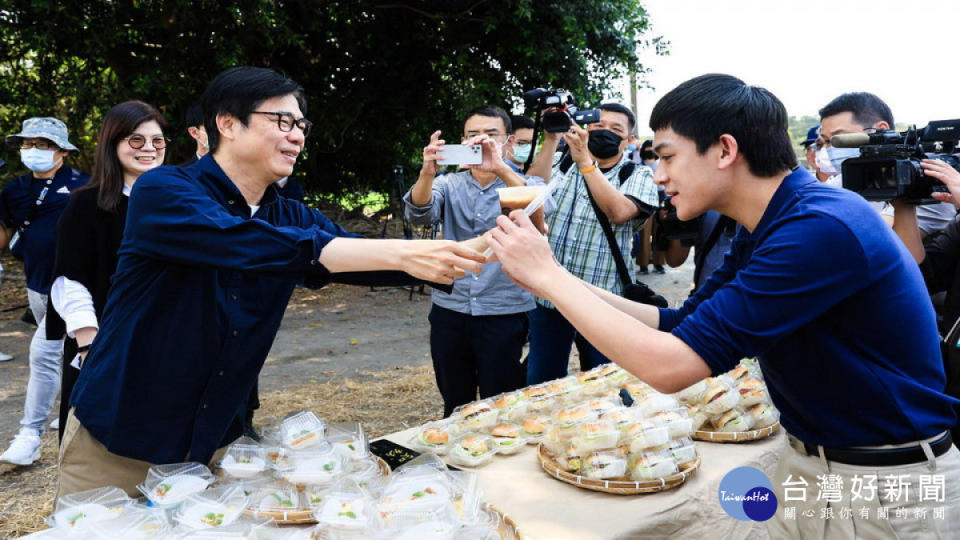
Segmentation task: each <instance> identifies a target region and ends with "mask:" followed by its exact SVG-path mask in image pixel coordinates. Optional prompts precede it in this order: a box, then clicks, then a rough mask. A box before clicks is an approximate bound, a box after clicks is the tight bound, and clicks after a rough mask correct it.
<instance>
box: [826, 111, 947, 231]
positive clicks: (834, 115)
mask: <svg viewBox="0 0 960 540" xmlns="http://www.w3.org/2000/svg"><path fill="white" fill-rule="evenodd" d="M893 128H894V123H893V113H892V112H891V111H890V107H888V106H887V104H886V103H884V102H883V100H881V99H880V98H879V97H877V96H875V95H873V94H871V93H868V92H848V93H846V94H842V95H840V96H837V97H836V98H834V99H833V100H832V101H830V103H827V104H826V106H824V107H823V108H822V109H820V142H819V143H818V146H819V147H820V148H819V150H817V155H816V163H817V166H818V167H819V168H820V170H821V171H823V172H824V173H826V174H829V175H831V178H830V179H829V180H828V181H827V183H828V184H830V185H835V186H837V187H842V186H843V179H842V175H841V171H842V169H841V165H842V164H843V162H844V161H846V160H847V159H850V158H852V157H858V156H859V155H860V150H859V149H858V148H834V147H833V146H832V145H831V144H830V139H831V138H832V137H833V136H835V135H840V134H844V133H865V132H867V131H868V130H870V131H873V130H877V131H882V130H887V129H893ZM870 204H871V206H873V207H874V208H876V209H877V210H878V211H879V212H880V213H881V214H882V215H883V218H884V220H885V221H886V222H887V223H889V224H890V225H893V221H894V217H893V216H894V208H893V207H892V206H891V205H890V204H888V203H882V202H870ZM956 216H957V211H956V208H954V206H953V205H952V204H946V203H937V204H926V205H922V206H919V207H918V208H917V221H918V223H919V225H920V230H921V232H922V234H923V235H927V234H930V233H933V232H936V231H939V230H941V229H943V228H944V227H946V226H947V225H948V224H949V223H950V222H951V221H953V220H954V218H955V217H956Z"/></svg>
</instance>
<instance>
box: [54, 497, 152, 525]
mask: <svg viewBox="0 0 960 540" xmlns="http://www.w3.org/2000/svg"><path fill="white" fill-rule="evenodd" d="M133 504H134V500H133V499H131V498H130V497H128V496H127V494H126V493H125V492H124V491H123V490H122V489H120V488H117V487H103V488H96V489H90V490H87V491H80V492H77V493H70V494H69V495H64V496H63V497H60V498H59V499H57V503H56V505H55V506H54V510H53V514H52V515H51V516H50V517H48V518H47V520H46V522H47V524H48V525H50V526H51V527H55V528H57V529H62V530H64V531H70V532H73V531H81V530H84V529H86V528H87V527H88V526H90V525H93V524H94V523H97V522H101V521H108V520H112V519H115V518H118V517H120V516H122V515H124V514H125V513H127V512H128V511H129V510H130V509H131V507H132V506H133Z"/></svg>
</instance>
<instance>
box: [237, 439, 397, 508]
mask: <svg viewBox="0 0 960 540" xmlns="http://www.w3.org/2000/svg"><path fill="white" fill-rule="evenodd" d="M373 457H375V458H377V463H379V464H380V472H381V473H382V476H388V475H389V474H390V466H389V465H387V462H386V461H384V460H383V459H381V458H380V457H379V456H373ZM244 513H245V514H247V515H251V516H258V517H269V518H273V521H274V522H275V523H276V524H277V525H313V524H315V523H316V522H317V520H316V519H314V518H313V510H310V509H306V510H304V509H297V510H290V511H286V512H263V511H260V510H249V509H248V510H244Z"/></svg>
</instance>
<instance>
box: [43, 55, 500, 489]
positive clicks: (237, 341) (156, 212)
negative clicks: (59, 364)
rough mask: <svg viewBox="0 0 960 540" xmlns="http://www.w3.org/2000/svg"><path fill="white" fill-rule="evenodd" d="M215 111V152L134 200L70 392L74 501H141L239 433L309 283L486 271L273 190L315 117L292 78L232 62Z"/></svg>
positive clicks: (449, 247)
mask: <svg viewBox="0 0 960 540" xmlns="http://www.w3.org/2000/svg"><path fill="white" fill-rule="evenodd" d="M202 108H203V111H204V126H205V128H206V132H207V136H208V137H209V144H210V150H211V153H210V154H208V155H206V156H204V157H203V158H201V159H200V160H199V161H197V163H195V164H193V165H191V166H189V167H185V168H181V167H159V168H157V169H155V170H153V171H150V172H147V173H145V174H144V175H143V176H141V177H140V178H139V179H138V180H137V184H136V186H134V188H133V192H132V193H131V196H130V207H129V210H128V213H127V226H126V230H125V232H124V239H123V243H122V245H121V247H120V253H119V261H118V264H117V271H116V274H115V275H114V276H113V288H112V290H111V293H110V297H109V299H108V300H107V304H106V308H105V312H104V317H103V321H102V324H101V327H100V332H99V333H98V334H97V337H96V339H95V340H94V341H93V343H92V345H91V348H90V351H89V356H87V357H86V359H85V362H84V364H83V367H82V368H81V371H80V377H79V379H78V380H77V383H76V387H75V388H74V391H73V395H72V396H71V398H70V399H71V401H70V403H71V405H72V406H73V410H72V411H71V414H70V415H69V417H68V420H67V425H66V427H65V431H64V436H63V442H62V445H61V448H60V483H59V493H60V495H63V494H67V493H73V492H77V491H82V490H86V489H91V488H95V487H100V486H110V485H113V486H118V487H120V488H122V489H124V490H126V491H127V492H128V493H130V494H132V495H133V494H136V492H137V490H136V487H135V486H136V485H137V484H138V483H139V482H141V481H142V480H143V478H144V476H145V475H146V472H147V469H148V468H149V467H150V466H151V465H152V464H160V463H176V462H183V461H188V460H189V461H198V462H201V463H207V462H210V461H211V459H212V458H213V456H214V453H215V452H216V451H217V449H219V448H222V447H223V446H225V445H227V444H229V443H230V442H231V441H233V440H234V439H236V438H237V437H238V436H239V435H240V433H241V426H242V423H243V417H244V413H245V409H246V403H247V396H248V395H249V394H250V390H251V388H252V387H253V385H254V383H255V382H256V379H257V375H258V373H259V371H260V368H261V366H262V365H263V362H264V359H265V358H266V356H267V353H268V352H269V350H270V346H271V345H272V343H273V340H274V337H275V336H276V333H277V330H278V328H279V326H280V322H281V319H282V317H283V312H284V309H285V308H286V305H287V301H288V300H289V298H290V295H291V293H292V291H293V288H294V285H295V284H296V283H297V282H298V281H304V282H305V283H306V284H307V285H308V286H314V287H317V286H322V285H324V284H326V283H328V282H330V281H331V279H332V274H334V273H338V272H366V271H372V270H402V271H404V272H407V273H408V274H411V275H413V276H416V277H418V278H421V279H425V280H429V281H434V282H439V283H445V284H450V283H452V282H453V279H454V278H457V277H462V276H463V275H464V274H465V271H472V272H479V271H480V264H479V262H478V261H480V260H482V259H483V257H482V255H481V254H479V253H477V252H476V251H474V250H472V249H470V248H468V247H465V246H461V245H459V244H457V243H454V242H451V241H438V240H422V241H406V240H367V239H361V238H356V237H355V236H354V235H351V234H349V233H347V232H346V231H345V230H344V229H343V228H341V227H340V226H338V225H336V224H335V223H333V222H331V221H330V220H329V219H327V218H326V217H324V216H323V215H321V214H320V213H319V212H317V211H316V210H312V209H309V208H307V207H305V206H303V205H302V204H300V203H297V202H295V201H291V200H289V199H285V198H283V197H278V196H277V191H276V190H275V189H268V188H270V186H272V185H273V183H274V182H276V181H277V180H279V179H280V178H282V177H284V176H288V175H290V173H291V172H292V171H293V167H294V164H295V163H296V161H297V157H298V156H299V154H300V152H301V151H302V149H303V145H304V140H305V137H306V135H307V133H308V132H309V130H310V126H311V124H310V122H309V121H308V120H306V119H305V118H303V116H304V112H303V111H305V110H306V102H305V99H304V97H303V90H302V88H301V87H300V86H299V85H298V84H296V83H295V82H293V81H291V80H290V79H287V78H286V77H284V76H282V75H280V74H279V73H276V72H274V71H272V70H269V69H262V68H252V67H238V68H232V69H229V70H227V71H225V72H223V73H221V74H220V75H218V76H217V77H216V78H214V80H213V81H211V83H210V85H209V86H208V87H207V90H206V92H205V93H204V96H203V105H202ZM359 279H362V276H361V278H359Z"/></svg>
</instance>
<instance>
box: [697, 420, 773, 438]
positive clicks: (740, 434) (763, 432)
mask: <svg viewBox="0 0 960 540" xmlns="http://www.w3.org/2000/svg"><path fill="white" fill-rule="evenodd" d="M778 429H780V422H777V423H776V424H774V425H772V426H767V427H765V428H763V429H754V430H752V431H734V432H730V433H728V432H724V431H705V430H698V431H694V432H693V438H694V439H696V440H698V441H706V442H716V443H739V442H747V441H756V440H759V439H765V438H767V437H769V436H771V435H773V434H774V433H776V432H777V430H778Z"/></svg>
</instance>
